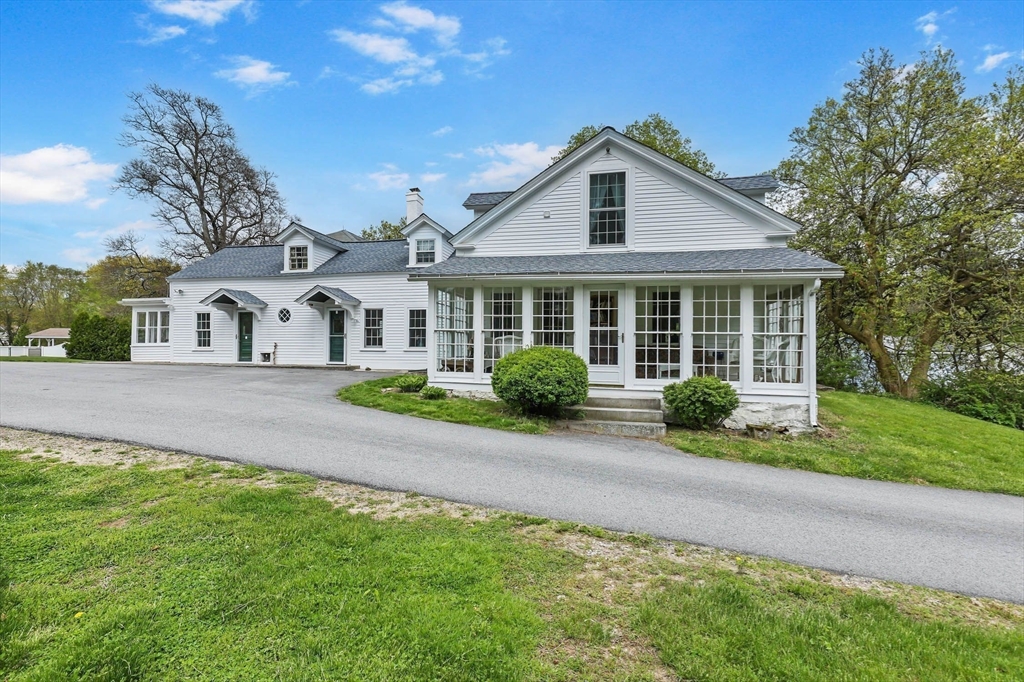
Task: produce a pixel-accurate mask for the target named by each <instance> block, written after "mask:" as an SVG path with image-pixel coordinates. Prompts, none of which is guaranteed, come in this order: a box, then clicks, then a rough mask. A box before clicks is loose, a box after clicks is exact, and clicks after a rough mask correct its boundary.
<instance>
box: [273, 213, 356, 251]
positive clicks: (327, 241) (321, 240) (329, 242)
mask: <svg viewBox="0 0 1024 682" xmlns="http://www.w3.org/2000/svg"><path fill="white" fill-rule="evenodd" d="M296 232H298V233H299V234H301V235H302V236H304V237H305V238H306V239H309V240H310V241H312V242H315V243H317V244H321V245H323V246H326V247H327V248H329V249H332V250H334V251H337V252H339V253H340V252H342V251H347V250H348V249H346V248H344V247H343V246H340V244H341V242H338V241H337V240H335V239H332V238H330V237H328V236H327V235H325V234H321V233H320V232H317V231H316V230H313V229H310V228H308V227H306V226H305V225H300V224H299V223H297V222H295V221H294V220H293V221H292V222H290V223H288V227H286V228H284V229H283V230H281V231H280V232H279V233H278V234H277V236H276V237H274V241H277V242H281V243H283V242H284V240H285V239H287V238H288V237H290V236H291V235H293V234H295V233H296Z"/></svg>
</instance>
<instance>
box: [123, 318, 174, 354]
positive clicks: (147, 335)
mask: <svg viewBox="0 0 1024 682" xmlns="http://www.w3.org/2000/svg"><path fill="white" fill-rule="evenodd" d="M140 315H142V316H144V320H145V324H144V325H142V326H140V325H139V316H140ZM165 320H166V322H167V324H163V322H164V321H165ZM132 327H133V328H132V345H133V346H169V345H171V311H169V310H136V311H135V315H134V319H133V320H132ZM140 331H142V333H143V340H141V341H140V340H139V332H140ZM162 339H166V340H162Z"/></svg>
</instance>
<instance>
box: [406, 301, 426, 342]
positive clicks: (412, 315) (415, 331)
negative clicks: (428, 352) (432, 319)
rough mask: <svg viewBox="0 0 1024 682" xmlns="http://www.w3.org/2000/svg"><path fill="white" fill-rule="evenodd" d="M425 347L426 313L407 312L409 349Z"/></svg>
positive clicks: (420, 310) (420, 311)
mask: <svg viewBox="0 0 1024 682" xmlns="http://www.w3.org/2000/svg"><path fill="white" fill-rule="evenodd" d="M426 347H427V311H426V310H423V309H413V310H410V311H409V348H426Z"/></svg>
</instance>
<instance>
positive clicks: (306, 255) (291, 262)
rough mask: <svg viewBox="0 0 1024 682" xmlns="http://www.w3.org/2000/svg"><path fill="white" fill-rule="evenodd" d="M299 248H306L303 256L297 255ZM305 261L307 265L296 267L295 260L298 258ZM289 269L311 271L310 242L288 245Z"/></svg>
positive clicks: (290, 270) (292, 270)
mask: <svg viewBox="0 0 1024 682" xmlns="http://www.w3.org/2000/svg"><path fill="white" fill-rule="evenodd" d="M297 249H305V253H304V255H302V256H297V255H295V251H296V250H297ZM300 258H301V259H302V260H303V261H305V264H306V265H305V267H301V268H297V267H294V264H295V261H296V260H298V259H300ZM288 271H289V272H308V271H309V244H291V245H289V246H288Z"/></svg>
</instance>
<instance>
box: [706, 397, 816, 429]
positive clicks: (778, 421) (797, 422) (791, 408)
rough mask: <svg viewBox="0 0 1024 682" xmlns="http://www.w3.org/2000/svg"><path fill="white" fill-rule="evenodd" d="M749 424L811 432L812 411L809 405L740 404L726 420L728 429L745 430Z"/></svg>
mask: <svg viewBox="0 0 1024 682" xmlns="http://www.w3.org/2000/svg"><path fill="white" fill-rule="evenodd" d="M747 424H757V425H761V424H771V425H772V426H777V427H785V428H787V429H789V430H790V431H791V432H799V431H810V430H811V428H812V427H811V410H810V407H809V406H807V405H790V404H785V403H740V406H739V407H737V408H736V410H735V411H734V412H733V413H732V416H730V417H729V418H728V419H726V420H725V428H727V429H745V428H747Z"/></svg>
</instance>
